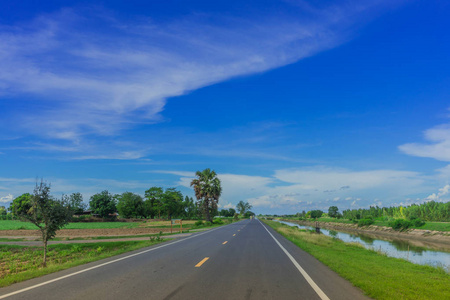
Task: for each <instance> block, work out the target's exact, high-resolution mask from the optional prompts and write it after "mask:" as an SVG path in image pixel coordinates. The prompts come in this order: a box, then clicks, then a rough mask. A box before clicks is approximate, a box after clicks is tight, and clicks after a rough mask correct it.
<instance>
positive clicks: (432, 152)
mask: <svg viewBox="0 0 450 300" xmlns="http://www.w3.org/2000/svg"><path fill="white" fill-rule="evenodd" d="M424 136H425V140H427V141H428V143H426V144H424V143H409V144H404V145H401V146H399V149H400V151H402V152H404V153H406V154H409V155H412V156H418V157H429V158H434V159H437V160H440V161H450V124H446V125H441V126H438V127H435V128H432V129H428V130H426V131H425V133H424Z"/></svg>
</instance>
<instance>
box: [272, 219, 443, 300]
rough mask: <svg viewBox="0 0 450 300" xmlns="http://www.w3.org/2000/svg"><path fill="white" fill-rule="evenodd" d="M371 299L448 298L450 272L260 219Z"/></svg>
mask: <svg viewBox="0 0 450 300" xmlns="http://www.w3.org/2000/svg"><path fill="white" fill-rule="evenodd" d="M263 222H264V223H266V224H267V225H269V226H271V227H272V228H274V229H275V230H276V231H277V232H279V233H280V234H282V235H283V236H284V237H286V238H287V239H288V240H290V241H291V242H293V243H294V244H296V245H297V246H299V247H300V248H301V249H303V250H305V251H306V252H308V253H310V254H311V255H313V256H314V257H316V258H317V259H318V260H320V261H321V262H322V263H324V264H325V265H327V266H328V267H330V268H331V269H332V270H333V271H335V272H336V273H338V274H339V275H341V276H342V277H344V278H346V279H347V280H349V281H350V282H351V283H352V284H353V285H355V286H356V287H359V288H360V289H361V290H363V291H364V293H366V295H368V296H369V297H372V298H374V299H450V275H449V274H448V273H446V272H445V270H444V269H442V268H435V267H431V266H423V265H417V264H413V263H410V262H408V261H406V260H403V259H398V258H392V257H388V256H386V255H385V254H383V253H379V252H377V251H374V250H367V249H365V248H364V247H362V246H361V245H359V244H357V243H345V242H342V241H341V240H339V239H334V238H332V237H327V236H324V235H320V234H315V233H312V232H310V231H306V230H300V229H298V228H295V227H290V226H287V225H284V224H282V223H279V222H274V221H268V220H263Z"/></svg>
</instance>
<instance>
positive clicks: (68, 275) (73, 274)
mask: <svg viewBox="0 0 450 300" xmlns="http://www.w3.org/2000/svg"><path fill="white" fill-rule="evenodd" d="M226 226H228V225H225V226H223V227H222V226H221V227H217V228H215V229H210V230H208V231H205V232H202V233H198V234H196V235H193V236H190V237H187V238H185V239H182V240H177V241H174V242H172V243H169V244H164V245H162V246H158V247H155V248H151V249H147V250H144V251H141V252H138V253H135V254H131V255H128V256H125V257H121V258H118V259H115V260H112V261H108V262H105V263H103V264H100V265H97V266H93V267H90V268H87V269H84V270H81V271H78V272H74V273H70V274H67V275H64V276H61V277H58V278H55V279H52V280H49V281H45V282H42V283H39V284H36V285H33V286H30V287H27V288H24V289H21V290H18V291H15V292H11V293H9V294H5V295H1V296H0V299H5V298H7V297H10V296H13V295H17V294H20V293H23V292H26V291H29V290H32V289H35V288H38V287H40V286H43V285H47V284H49V283H52V282H55V281H59V280H61V279H65V278H68V277H72V276H75V275H78V274H81V273H84V272H87V271H90V270H94V269H97V268H100V267H103V266H106V265H109V264H112V263H115V262H118V261H121V260H124V259H127V258H131V257H134V256H137V255H141V254H144V253H147V252H150V251H154V250H157V249H161V248H164V247H167V246H170V245H173V244H176V243H179V242H182V241H185V240H188V239H192V238H194V237H197V236H201V235H204V234H207V233H210V232H213V231H215V230H217V229H220V228H224V227H226Z"/></svg>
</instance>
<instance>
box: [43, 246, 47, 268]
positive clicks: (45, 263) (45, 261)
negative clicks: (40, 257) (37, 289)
mask: <svg viewBox="0 0 450 300" xmlns="http://www.w3.org/2000/svg"><path fill="white" fill-rule="evenodd" d="M42 265H43V266H44V267H46V266H47V239H45V240H44V263H43V264H42Z"/></svg>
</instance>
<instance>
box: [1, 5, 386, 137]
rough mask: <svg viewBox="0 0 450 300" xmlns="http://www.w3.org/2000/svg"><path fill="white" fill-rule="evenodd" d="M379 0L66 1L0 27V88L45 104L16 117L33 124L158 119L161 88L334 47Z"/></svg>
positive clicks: (122, 124)
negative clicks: (145, 12) (165, 5)
mask: <svg viewBox="0 0 450 300" xmlns="http://www.w3.org/2000/svg"><path fill="white" fill-rule="evenodd" d="M378 4H379V2H377V1H375V2H372V3H371V2H365V3H364V4H362V5H361V4H360V5H359V6H356V5H352V6H350V5H347V4H346V3H345V2H344V3H343V4H342V6H341V7H339V6H338V5H333V6H331V7H329V8H322V9H321V10H317V9H316V10H304V11H303V10H302V8H295V7H289V8H288V9H286V10H285V11H284V12H282V11H278V12H277V14H278V15H275V14H274V15H263V14H261V16H260V17H258V18H245V17H242V18H241V19H239V18H231V17H227V16H221V15H209V16H208V17H211V18H212V19H215V20H216V22H215V23H214V24H216V25H214V24H211V23H209V22H208V21H207V20H208V19H209V18H208V17H205V18H202V17H201V14H197V15H192V16H185V18H183V19H178V20H177V21H171V22H168V23H165V24H162V23H161V24H157V23H154V22H152V21H149V19H148V18H147V19H145V20H142V19H141V21H138V20H139V18H135V20H134V21H133V22H129V21H127V22H125V21H123V20H120V19H118V18H116V17H114V16H113V15H108V14H107V13H106V12H105V11H97V12H94V13H93V12H92V10H90V11H88V10H81V11H77V10H75V9H64V10H61V11H59V12H57V13H53V14H46V15H41V16H38V17H36V18H35V19H34V20H33V21H30V22H28V23H22V24H16V25H15V26H9V27H6V26H1V27H0V40H1V41H2V43H1V44H0V65H1V66H2V68H1V69H0V96H5V95H8V97H15V96H17V97H21V96H24V95H27V99H30V100H27V101H28V104H30V105H34V104H35V103H37V102H38V103H39V104H40V105H39V107H44V108H43V109H39V112H38V113H36V112H35V111H33V114H32V115H25V116H21V117H23V120H21V122H18V123H20V124H23V126H25V127H26V129H27V130H28V131H31V132H34V133H35V134H38V135H45V136H48V137H52V138H58V139H68V140H77V139H79V137H80V135H86V134H101V135H113V134H115V133H116V132H117V131H119V130H121V129H123V128H127V127H129V126H133V125H134V124H135V123H142V122H146V123H153V122H158V121H159V120H160V119H161V116H160V115H159V114H160V113H161V112H162V110H163V108H164V106H165V103H166V100H167V98H169V97H174V96H179V95H183V94H185V93H187V92H189V91H192V90H195V89H198V88H201V87H204V86H207V85H211V84H214V83H217V82H221V81H224V80H227V79H230V78H232V77H236V76H242V75H248V74H254V73H257V72H263V71H266V70H270V69H273V68H276V67H280V66H283V65H286V64H290V63H293V62H296V61H298V60H300V59H302V58H305V57H308V56H311V55H313V54H315V53H317V52H320V51H323V50H326V49H330V48H333V47H335V46H337V45H339V44H341V43H342V42H344V41H345V40H346V39H348V36H346V35H348V34H349V32H351V31H350V30H348V28H349V27H350V26H353V25H354V23H355V22H356V23H357V22H362V23H363V22H365V20H364V21H362V19H367V13H368V12H369V11H370V9H371V8H373V7H376V6H377V5H378ZM363 16H365V18H364V17H363ZM313 20H316V21H313ZM217 24H221V25H217ZM86 28H89V29H88V30H87V29H86ZM35 107H38V106H35Z"/></svg>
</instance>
